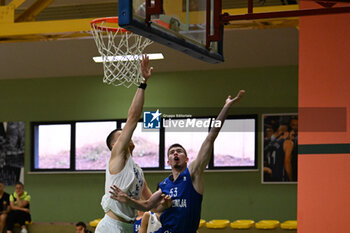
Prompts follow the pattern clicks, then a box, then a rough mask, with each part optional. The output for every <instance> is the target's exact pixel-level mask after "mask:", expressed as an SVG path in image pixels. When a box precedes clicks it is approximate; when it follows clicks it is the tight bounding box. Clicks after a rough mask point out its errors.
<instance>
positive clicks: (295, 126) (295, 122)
mask: <svg viewBox="0 0 350 233" xmlns="http://www.w3.org/2000/svg"><path fill="white" fill-rule="evenodd" d="M290 127H291V128H292V129H293V130H294V132H297V131H298V120H297V119H292V120H291V121H290Z"/></svg>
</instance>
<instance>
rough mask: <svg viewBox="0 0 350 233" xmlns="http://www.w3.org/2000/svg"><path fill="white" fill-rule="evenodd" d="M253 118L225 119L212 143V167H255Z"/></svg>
mask: <svg viewBox="0 0 350 233" xmlns="http://www.w3.org/2000/svg"><path fill="white" fill-rule="evenodd" d="M255 129H256V125H255V119H227V120H226V121H225V123H224V125H223V127H222V129H221V132H220V134H219V135H218V137H217V138H216V140H215V143H214V156H213V168H218V169H223V168H225V169H228V168H238V169H243V168H257V164H256V163H257V161H256V147H255V145H256V133H255Z"/></svg>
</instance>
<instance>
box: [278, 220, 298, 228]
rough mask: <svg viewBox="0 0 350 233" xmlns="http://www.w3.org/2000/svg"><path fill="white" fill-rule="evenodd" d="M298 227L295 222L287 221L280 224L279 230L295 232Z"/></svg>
mask: <svg viewBox="0 0 350 233" xmlns="http://www.w3.org/2000/svg"><path fill="white" fill-rule="evenodd" d="M297 227H298V223H297V221H296V220H288V221H285V222H283V223H281V228H282V229H285V230H296V229H297Z"/></svg>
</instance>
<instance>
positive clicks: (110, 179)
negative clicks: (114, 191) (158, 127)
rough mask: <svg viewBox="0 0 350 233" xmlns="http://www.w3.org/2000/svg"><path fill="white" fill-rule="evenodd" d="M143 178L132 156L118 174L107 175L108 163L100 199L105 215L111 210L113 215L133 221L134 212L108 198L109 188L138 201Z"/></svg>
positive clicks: (127, 206) (128, 207) (125, 205)
mask: <svg viewBox="0 0 350 233" xmlns="http://www.w3.org/2000/svg"><path fill="white" fill-rule="evenodd" d="M144 180H145V178H144V176H143V172H142V169H141V168H140V167H139V166H138V165H137V164H136V163H135V162H134V160H133V159H132V156H129V158H128V160H127V161H126V164H125V167H124V168H123V170H122V171H121V172H119V173H118V174H115V175H113V174H110V173H109V162H108V163H107V168H106V183H105V195H104V196H103V197H102V201H101V205H102V208H103V210H104V212H105V213H107V212H108V211H109V210H111V211H112V212H113V213H114V214H116V215H117V216H119V217H122V218H123V219H125V220H127V221H134V220H135V218H136V215H137V214H136V210H135V209H133V208H131V207H130V206H129V205H127V204H123V203H120V202H118V201H116V200H113V199H112V198H111V197H110V196H111V194H110V193H109V191H111V188H110V187H111V186H112V185H116V186H117V187H118V188H119V189H121V190H122V191H123V192H125V193H126V194H128V195H129V196H130V197H132V198H134V199H140V196H141V192H142V189H143V185H144Z"/></svg>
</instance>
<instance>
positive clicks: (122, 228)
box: [95, 214, 134, 233]
mask: <svg viewBox="0 0 350 233" xmlns="http://www.w3.org/2000/svg"><path fill="white" fill-rule="evenodd" d="M133 232H134V225H133V224H130V223H125V222H121V221H119V220H116V219H113V218H111V217H109V216H108V215H107V214H106V215H105V216H104V217H103V218H102V219H101V221H100V222H99V223H98V225H97V227H96V230H95V233H133Z"/></svg>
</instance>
